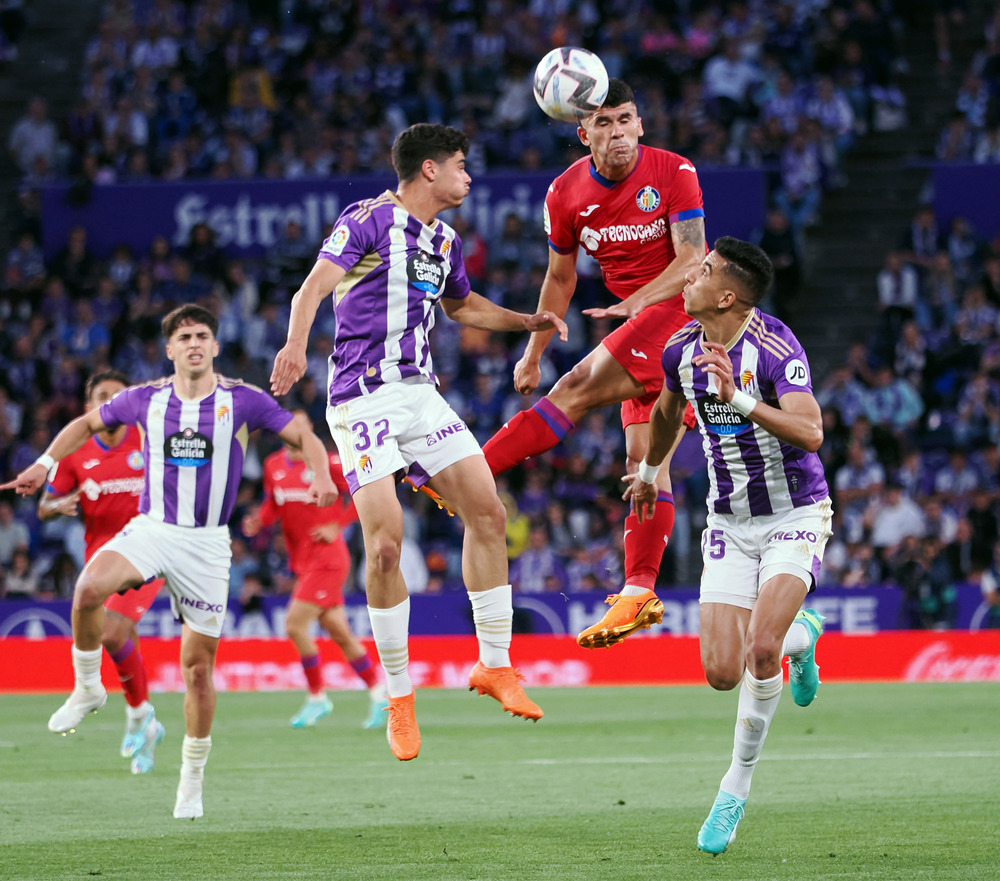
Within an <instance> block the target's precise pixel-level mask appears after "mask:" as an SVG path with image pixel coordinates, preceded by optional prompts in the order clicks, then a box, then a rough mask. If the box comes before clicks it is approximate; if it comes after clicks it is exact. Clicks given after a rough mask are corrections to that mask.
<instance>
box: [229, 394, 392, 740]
mask: <svg viewBox="0 0 1000 881" xmlns="http://www.w3.org/2000/svg"><path fill="white" fill-rule="evenodd" d="M294 412H295V413H296V414H297V415H298V414H301V415H302V416H303V417H305V416H306V414H305V411H303V410H297V411H294ZM330 475H331V476H332V477H333V481H334V483H335V484H336V486H337V490H338V492H339V493H340V498H339V499H338V500H337V502H336V503H335V504H333V505H330V506H329V507H327V508H318V507H316V505H310V504H309V503H308V500H307V494H308V492H309V484H310V482H311V480H312V475H311V474H310V473H309V472H308V469H307V468H306V463H305V461H304V460H303V458H302V453H301V452H299V451H298V450H295V449H293V448H291V447H289V446H285V447H283V448H282V449H280V450H278V452H276V453H272V454H271V455H270V456H268V457H267V459H265V460H264V502H263V504H262V505H261V506H260V507H259V508H258V509H257V510H255V511H252V512H250V513H249V514H248V515H247V516H246V517H245V518H244V521H243V529H244V532H245V533H246V534H247V535H255V534H256V533H257V532H258V531H259V530H260V529H261V527H266V526H271V525H273V524H274V523H277V522H278V520H280V521H281V531H282V534H283V535H284V538H285V545H286V547H287V548H288V560H289V564H290V566H291V570H292V572H294V573H295V575H296V578H297V579H298V580H297V582H296V584H295V590H294V591H293V593H292V599H291V602H290V603H289V604H288V617H287V619H286V621H285V627H286V628H287V630H288V637H289V639H291V641H292V643H293V644H294V645H295V648H296V649H298V652H299V655H300V656H301V658H302V669H303V671H305V674H306V682H307V683H308V686H309V695H308V697H307V698H306V702H305V704H304V705H303V707H302V709H301V710H299V712H298V713H297V714H296V715H295V716H293V717H292V720H291V722H292V727H293V728H308V727H312V726H313V725H315V724H316V723H317V722H318V721H319V720H320V719H322V718H323V717H324V716H328V715H329V714H330V713H331V712H332V711H333V702H332V701H331V700H330V699H329V698H328V697H327V695H326V689H325V688H324V687H323V672H322V668H321V666H320V656H319V648H318V646H317V645H316V640H315V639H313V636H312V633H311V632H310V631H311V629H312V626H313V622H315V621H319V623H320V625H321V626H322V627H323V629H324V630H326V631H327V633H329V634H330V637H331V638H332V639H333V641H334V642H335V643H337V645H338V646H339V647H340V650H341V651H342V652H343V653H344V657H345V658H346V659H347V663H349V664H350V665H351V667H352V669H353V670H354V672H355V673H357V674H358V676H359V677H360V678H361V679H362V680H363V681H364V683H365V685H366V686H367V687H368V694H369V697H370V700H369V709H368V718H367V719H365V721H364V727H365V728H381V727H384V726H385V723H386V718H387V712H386V704H387V700H386V696H385V691H384V689H383V688H382V686H381V685H380V684H379V682H378V676H377V673H376V667H375V666H374V665H373V664H372V661H371V658H370V657H369V656H368V652H367V651H366V650H365V647H364V646H363V645H362V644H361V643H360V642H358V639H357V637H356V636H355V635H354V634H353V633H352V632H351V626H350V624H349V623H348V621H347V615H346V613H345V611H344V590H343V588H344V582H345V581H346V580H347V575H348V573H349V572H350V568H351V560H350V555H349V553H348V550H347V544H346V542H345V541H344V538H343V535H342V534H341V533H342V530H343V529H344V527H346V526H348V525H349V524H351V523H353V522H354V521H355V520H357V519H358V515H357V512H356V511H355V509H354V503H353V502H352V501H351V495H350V489H349V488H348V485H347V480H346V479H345V478H344V471H343V468H342V467H341V464H340V457H339V456H338V455H337V454H336V453H330Z"/></svg>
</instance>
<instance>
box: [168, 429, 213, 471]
mask: <svg viewBox="0 0 1000 881" xmlns="http://www.w3.org/2000/svg"><path fill="white" fill-rule="evenodd" d="M163 457H164V459H165V460H166V462H167V464H168V465H176V466H178V467H180V468H200V467H201V466H202V465H205V464H207V463H208V461H209V460H210V459H211V458H212V439H211V438H209V437H205V435H203V434H201V433H200V432H197V431H195V430H194V429H193V428H185V429H184V430H183V431H177V432H174V433H173V434H172V435H170V436H169V437H168V438H167V439H166V440H165V441H164V442H163Z"/></svg>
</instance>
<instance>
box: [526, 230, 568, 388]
mask: <svg viewBox="0 0 1000 881" xmlns="http://www.w3.org/2000/svg"><path fill="white" fill-rule="evenodd" d="M576 251H577V249H576V248H574V249H573V250H572V252H570V253H568V254H561V253H559V252H558V251H555V250H553V249H552V248H550V249H549V267H548V269H547V270H546V272H545V280H544V281H543V282H542V290H541V293H540V294H539V297H538V311H539V312H552V313H554V314H556V315H558V316H559V317H560V318H562V317H565V315H566V310H567V309H568V308H569V302H570V300H572V299H573V293H574V292H575V291H576ZM551 339H552V331H549V332H545V331H543V332H541V333H533V334H532V335H531V337H530V338H529V339H528V346H527V348H526V349H525V350H524V354H523V355H522V356H521V358H520V360H519V361H518V362H517V364H516V365H514V388H516V389H517V390H518V391H519V392H520V393H521V394H522V395H529V394H531V393H532V392H533V391H534V390H535V389H536V388H538V383H539V382H540V381H541V377H542V371H541V368H540V367H539V365H540V363H541V360H542V354H543V353H544V352H545V349H546V347H547V346H548V344H549V341H550V340H551Z"/></svg>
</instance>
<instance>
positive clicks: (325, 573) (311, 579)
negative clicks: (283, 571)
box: [292, 568, 350, 612]
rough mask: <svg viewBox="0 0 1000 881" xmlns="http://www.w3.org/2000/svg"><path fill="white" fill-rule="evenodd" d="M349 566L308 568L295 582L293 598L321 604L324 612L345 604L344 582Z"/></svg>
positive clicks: (317, 604)
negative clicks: (340, 567) (341, 567)
mask: <svg viewBox="0 0 1000 881" xmlns="http://www.w3.org/2000/svg"><path fill="white" fill-rule="evenodd" d="M349 572H350V569H349V568H344V569H307V570H306V571H305V573H304V574H303V575H302V576H301V577H300V578H299V580H298V581H297V582H296V583H295V590H293V591H292V599H293V600H300V601H301V602H303V603H312V604H313V605H314V606H319V607H320V608H321V609H322V610H323V611H324V612H325V611H326V610H327V609H332V608H334V607H335V606H342V605H344V582H345V581H347V575H348V573H349Z"/></svg>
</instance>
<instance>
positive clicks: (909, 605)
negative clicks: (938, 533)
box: [890, 536, 956, 630]
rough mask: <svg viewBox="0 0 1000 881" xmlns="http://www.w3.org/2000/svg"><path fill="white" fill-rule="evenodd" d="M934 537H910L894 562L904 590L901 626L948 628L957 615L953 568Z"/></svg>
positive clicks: (894, 573) (893, 573)
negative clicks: (952, 575)
mask: <svg viewBox="0 0 1000 881" xmlns="http://www.w3.org/2000/svg"><path fill="white" fill-rule="evenodd" d="M941 550H942V548H941V543H940V542H939V541H938V540H937V539H936V538H935V537H934V536H924V537H923V538H917V537H915V536H907V537H906V538H905V539H904V540H903V543H902V545H901V546H900V549H899V551H898V552H897V553H896V554H895V555H894V557H893V559H892V561H891V566H890V568H891V577H892V579H893V580H894V581H895V582H896V583H897V584H898V585H899V586H900V588H902V590H903V605H902V607H901V609H900V622H899V624H900V626H901V627H903V628H906V629H909V630H918V629H924V630H930V629H934V630H944V629H947V628H948V627H950V626H951V625H952V622H953V621H954V618H955V611H956V610H955V597H956V593H955V586H954V584H953V582H952V577H951V567H950V566H949V565H948V561H947V559H946V558H945V557H944V555H943V554H942V553H941Z"/></svg>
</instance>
